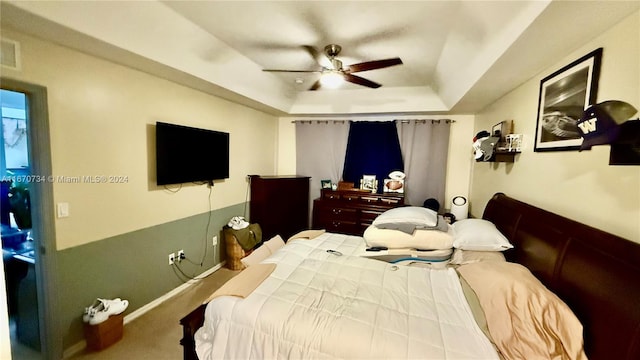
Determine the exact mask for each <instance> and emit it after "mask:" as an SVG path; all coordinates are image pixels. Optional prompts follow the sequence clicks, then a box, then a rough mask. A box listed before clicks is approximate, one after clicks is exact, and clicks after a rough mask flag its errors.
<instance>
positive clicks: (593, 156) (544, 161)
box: [470, 12, 640, 242]
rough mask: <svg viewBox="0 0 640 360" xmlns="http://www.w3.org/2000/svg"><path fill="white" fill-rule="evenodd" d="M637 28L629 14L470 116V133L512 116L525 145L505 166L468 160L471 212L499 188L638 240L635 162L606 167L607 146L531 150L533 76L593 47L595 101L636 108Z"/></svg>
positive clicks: (639, 73) (639, 80) (637, 18)
mask: <svg viewBox="0 0 640 360" xmlns="http://www.w3.org/2000/svg"><path fill="white" fill-rule="evenodd" d="M639 29H640V13H638V12H636V13H635V14H634V15H632V16H630V17H628V18H627V19H625V20H624V21H622V22H620V23H619V24H618V25H617V26H615V27H614V28H612V29H610V30H609V31H607V32H606V33H603V34H602V35H600V36H599V37H598V38H596V39H594V40H593V41H591V42H589V43H587V44H585V45H584V46H582V47H580V48H579V49H576V50H575V51H574V52H573V53H572V54H571V55H570V56H568V57H566V58H564V59H558V61H557V62H556V63H555V64H554V65H553V66H551V67H549V68H547V69H544V70H543V71H541V72H540V73H539V74H538V76H536V77H534V78H532V79H530V80H529V81H527V82H526V83H524V84H523V85H521V86H520V87H518V88H517V89H515V90H513V91H512V92H511V93H509V94H507V95H506V96H504V97H503V98H502V99H500V100H499V101H497V102H496V103H494V104H492V105H490V106H489V107H487V108H486V109H485V110H483V111H482V112H480V113H479V114H477V116H476V125H475V127H476V131H479V130H483V129H485V130H488V129H490V128H491V126H492V125H494V124H496V123H498V122H499V121H502V120H510V119H512V120H513V121H514V127H515V132H516V133H522V134H524V142H525V144H524V149H523V151H522V154H520V155H518V156H517V157H516V161H515V163H513V164H505V163H500V164H498V163H475V164H474V166H473V180H472V190H471V199H470V204H471V207H472V214H473V215H474V216H480V215H481V214H482V209H484V206H485V204H486V202H487V201H488V200H489V198H490V197H491V195H493V193H495V192H498V191H501V192H504V193H506V194H507V195H510V196H513V197H515V198H517V199H520V200H523V201H525V202H528V203H531V204H533V205H536V206H539V207H542V208H545V209H547V210H550V211H553V212H557V213H559V214H561V215H563V216H566V217H568V218H571V219H574V220H577V221H580V222H584V223H586V224H589V225H591V226H594V227H596V228H599V229H602V230H605V231H608V232H611V233H614V234H616V235H619V236H622V237H625V238H628V239H631V240H633V241H635V242H640V166H609V165H608V164H609V146H608V145H603V146H595V147H593V149H592V150H591V151H583V152H578V151H560V152H546V153H535V152H533V147H534V136H535V126H536V114H537V101H538V100H537V99H538V90H539V84H540V80H541V79H542V78H544V77H545V76H547V75H549V74H551V73H553V72H554V71H556V70H558V69H560V68H562V67H563V66H565V65H566V64H569V63H571V62H572V61H573V60H575V59H578V58H580V57H581V56H583V55H585V54H587V53H589V52H591V51H592V50H594V49H596V48H598V47H603V48H604V50H603V51H604V52H603V58H602V67H601V74H600V81H599V90H598V97H597V100H598V102H600V101H604V100H622V101H626V102H628V103H630V104H632V105H634V106H635V107H636V108H640V30H639Z"/></svg>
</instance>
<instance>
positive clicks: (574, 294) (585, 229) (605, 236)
mask: <svg viewBox="0 0 640 360" xmlns="http://www.w3.org/2000/svg"><path fill="white" fill-rule="evenodd" d="M603 215H604V214H603ZM482 217H483V218H484V219H487V220H490V221H491V222H493V223H494V224H496V226H497V227H498V229H499V230H500V231H501V232H502V233H503V234H504V235H505V236H506V237H508V238H509V240H510V241H511V242H512V243H513V245H514V249H512V250H509V251H508V252H507V253H505V255H506V256H507V259H508V260H509V261H513V262H517V263H520V264H522V265H524V266H526V267H527V268H529V269H530V270H531V272H532V273H533V274H534V275H535V276H536V277H537V278H538V279H540V281H542V282H543V283H544V284H545V285H546V286H547V287H548V288H549V289H550V290H552V291H553V292H554V293H556V294H557V295H558V296H559V297H560V298H561V299H562V300H563V301H564V302H565V303H567V305H569V307H571V309H572V310H573V312H574V313H575V314H576V316H577V317H578V318H579V319H580V321H581V322H582V325H583V327H584V341H585V352H586V354H587V357H588V358H589V359H590V360H600V359H602V360H608V359H616V360H637V359H640V244H638V243H634V242H632V241H629V240H626V239H623V238H621V237H619V236H616V235H613V234H609V233H606V232H604V231H601V230H598V229H595V228H593V227H590V226H587V225H585V224H581V223H578V222H576V221H573V220H571V219H568V218H565V217H562V216H559V215H557V214H553V213H551V212H548V211H546V210H542V209H540V208H537V207H535V206H532V205H529V204H526V203H524V202H521V201H518V200H515V199H512V198H510V197H508V196H506V195H505V194H502V193H497V194H495V195H494V196H493V197H492V198H491V200H490V201H489V203H488V204H487V206H486V208H485V210H484V214H483V216H482Z"/></svg>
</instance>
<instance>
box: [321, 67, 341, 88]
mask: <svg viewBox="0 0 640 360" xmlns="http://www.w3.org/2000/svg"><path fill="white" fill-rule="evenodd" d="M342 83H344V77H343V76H342V74H341V73H340V72H338V71H327V72H324V73H322V75H320V84H322V86H323V87H327V88H329V89H335V88H337V87H339V86H340V85H342Z"/></svg>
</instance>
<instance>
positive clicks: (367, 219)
mask: <svg viewBox="0 0 640 360" xmlns="http://www.w3.org/2000/svg"><path fill="white" fill-rule="evenodd" d="M383 212H384V211H383V210H362V211H361V212H360V223H362V226H364V228H365V229H366V228H367V226H369V225H371V224H372V223H373V220H375V219H376V218H377V217H378V216H379V215H380V214H382V213H383Z"/></svg>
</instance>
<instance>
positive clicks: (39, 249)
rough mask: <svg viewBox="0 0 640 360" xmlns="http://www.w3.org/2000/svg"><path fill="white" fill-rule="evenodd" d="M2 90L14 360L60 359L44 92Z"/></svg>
mask: <svg viewBox="0 0 640 360" xmlns="http://www.w3.org/2000/svg"><path fill="white" fill-rule="evenodd" d="M0 88H1V91H2V97H1V102H2V118H3V119H2V120H3V122H2V127H3V129H2V130H3V138H2V146H1V147H0V171H1V172H2V174H0V175H2V177H3V179H2V180H4V181H3V195H4V192H5V191H4V190H5V189H6V190H7V192H8V193H9V194H10V196H8V198H9V200H8V201H6V200H5V198H4V196H3V206H2V211H1V212H2V225H3V227H2V243H3V262H4V266H3V273H4V276H5V279H6V289H5V291H6V292H7V311H8V313H9V319H10V325H11V327H10V329H11V345H12V352H13V351H14V350H15V351H16V353H14V355H13V358H14V359H23V358H25V359H60V358H62V339H61V338H60V336H59V331H57V330H58V329H57V327H56V323H57V321H56V320H57V319H56V317H55V316H56V311H55V309H56V298H57V297H56V293H55V284H56V276H55V274H56V271H55V268H56V267H55V255H56V251H55V236H54V234H55V228H54V214H53V209H54V205H53V184H52V183H51V182H50V181H47V179H48V175H51V153H50V142H49V121H48V111H47V92H46V88H44V87H42V86H38V85H33V84H29V83H25V82H22V81H17V80H13V79H6V78H0ZM5 118H6V120H5ZM5 205H8V209H10V210H11V211H10V212H8V213H6V210H5V209H7V207H6V206H5ZM5 213H6V214H5Z"/></svg>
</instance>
